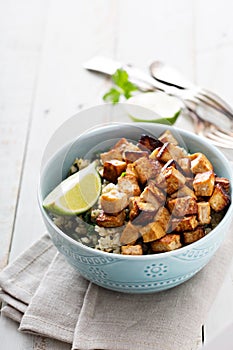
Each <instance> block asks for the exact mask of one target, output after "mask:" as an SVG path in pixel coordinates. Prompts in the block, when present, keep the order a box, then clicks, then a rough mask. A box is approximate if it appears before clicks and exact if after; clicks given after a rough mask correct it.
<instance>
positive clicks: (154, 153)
mask: <svg viewBox="0 0 233 350" xmlns="http://www.w3.org/2000/svg"><path fill="white" fill-rule="evenodd" d="M160 148H161V147H158V148H155V149H154V151H153V152H152V153H151V154H150V156H149V158H150V159H157V155H158V153H159V151H160Z"/></svg>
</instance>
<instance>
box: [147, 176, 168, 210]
mask: <svg viewBox="0 0 233 350" xmlns="http://www.w3.org/2000/svg"><path fill="white" fill-rule="evenodd" d="M141 198H142V199H143V200H144V201H145V202H148V203H151V204H153V206H154V207H155V209H156V210H157V209H158V208H159V207H160V206H161V203H164V202H165V200H166V197H165V195H164V193H163V191H161V190H160V189H159V188H158V187H156V186H155V185H154V184H153V183H152V182H151V183H150V184H149V185H148V186H146V187H145V189H144V191H143V192H142V193H141Z"/></svg>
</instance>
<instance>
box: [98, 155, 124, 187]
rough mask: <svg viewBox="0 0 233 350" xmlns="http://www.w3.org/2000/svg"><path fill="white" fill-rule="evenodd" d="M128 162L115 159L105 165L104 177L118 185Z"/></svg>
mask: <svg viewBox="0 0 233 350" xmlns="http://www.w3.org/2000/svg"><path fill="white" fill-rule="evenodd" d="M126 166H127V165H126V162H122V161H121V160H117V159H113V160H109V161H107V162H105V163H104V171H103V177H104V178H105V179H106V180H108V181H109V182H113V183H116V181H117V178H118V177H119V176H120V175H121V173H122V172H123V171H125V169H126Z"/></svg>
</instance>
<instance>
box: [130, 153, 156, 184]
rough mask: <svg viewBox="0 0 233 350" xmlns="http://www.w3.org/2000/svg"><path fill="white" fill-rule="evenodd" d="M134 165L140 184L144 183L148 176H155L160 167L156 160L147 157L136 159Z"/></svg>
mask: <svg viewBox="0 0 233 350" xmlns="http://www.w3.org/2000/svg"><path fill="white" fill-rule="evenodd" d="M134 166H135V170H136V172H137V174H138V178H139V181H140V183H141V184H145V183H146V182H147V181H148V180H149V179H150V178H153V177H155V176H156V175H157V174H158V173H159V172H160V170H161V168H162V166H161V164H160V163H159V162H158V161H155V160H152V159H148V158H147V157H142V158H139V159H137V160H136V161H135V162H134Z"/></svg>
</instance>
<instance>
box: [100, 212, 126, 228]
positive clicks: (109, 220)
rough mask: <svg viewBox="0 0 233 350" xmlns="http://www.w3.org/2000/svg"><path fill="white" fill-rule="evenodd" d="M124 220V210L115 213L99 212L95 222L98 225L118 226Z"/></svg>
mask: <svg viewBox="0 0 233 350" xmlns="http://www.w3.org/2000/svg"><path fill="white" fill-rule="evenodd" d="M124 222H125V212H124V210H123V211H121V212H120V213H118V214H117V215H109V214H106V213H104V212H103V213H100V214H99V216H98V217H97V219H96V224H97V225H98V226H100V227H120V226H123V225H124Z"/></svg>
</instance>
